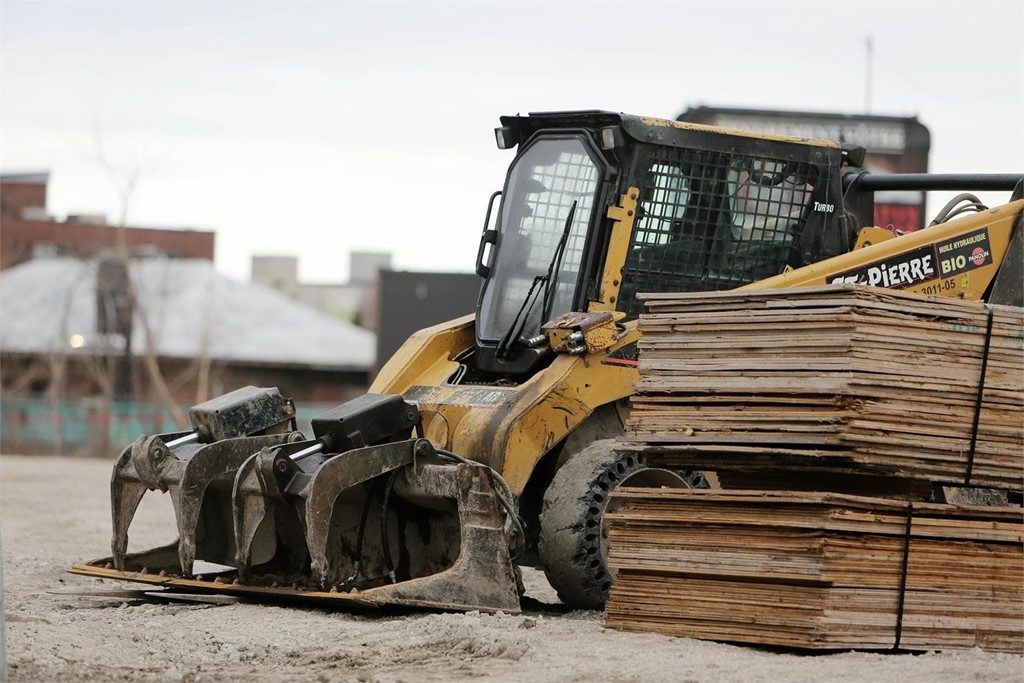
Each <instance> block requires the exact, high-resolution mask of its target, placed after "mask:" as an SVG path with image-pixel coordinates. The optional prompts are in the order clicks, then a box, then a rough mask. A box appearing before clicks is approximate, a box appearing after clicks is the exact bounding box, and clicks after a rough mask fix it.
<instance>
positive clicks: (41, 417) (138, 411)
mask: <svg viewBox="0 0 1024 683" xmlns="http://www.w3.org/2000/svg"><path fill="white" fill-rule="evenodd" d="M330 407H332V404H299V405H296V413H297V418H298V420H297V421H298V425H299V430H300V431H301V432H302V433H303V434H305V435H306V436H307V437H309V436H310V435H311V434H312V430H311V429H310V424H309V421H310V419H312V418H313V417H314V416H316V415H318V414H320V413H321V412H323V411H325V410H327V409H328V408H330ZM188 409H189V406H185V405H183V406H181V410H182V412H183V413H184V414H186V415H187V414H188ZM174 431H178V426H177V424H176V423H175V421H174V419H173V418H172V416H171V415H170V413H169V412H168V411H167V409H166V408H165V407H164V406H163V405H160V404H154V403H139V402H123V401H115V402H114V403H113V404H112V405H110V406H109V409H108V407H107V405H106V404H105V403H104V402H103V401H100V400H98V399H80V400H68V401H57V402H54V401H48V400H46V399H38V398H6V399H3V400H2V401H0V451H2V452H3V453H59V454H85V453H88V454H93V455H110V456H114V455H116V452H115V451H117V452H119V451H120V449H122V448H124V447H125V446H127V445H128V444H130V443H131V442H133V441H135V439H136V438H137V437H138V436H139V435H140V434H159V433H162V432H174ZM96 450H98V452H95V453H93V452H92V451H96Z"/></svg>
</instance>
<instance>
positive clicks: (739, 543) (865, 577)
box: [605, 488, 1024, 652]
mask: <svg viewBox="0 0 1024 683" xmlns="http://www.w3.org/2000/svg"><path fill="white" fill-rule="evenodd" d="M612 506H613V508H612V509H611V510H610V511H609V513H608V515H607V519H608V521H609V565H610V566H611V568H612V570H613V571H616V572H617V573H618V575H617V578H616V581H615V584H614V585H613V587H612V590H611V596H610V598H609V600H608V602H607V605H606V608H605V609H606V617H607V622H606V625H607V626H609V627H611V628H616V629H622V630H628V631H648V632H657V633H662V634H666V635H674V636H686V637H695V638H704V639H712V640H723V641H732V642H741V643H752V644H762V645H776V646H789V647H799V648H809V649H845V648H858V649H891V648H896V649H903V650H933V649H962V648H972V647H975V646H980V647H982V648H984V649H986V650H993V651H1005V652H1021V651H1022V650H1024V556H1022V546H1021V544H1022V541H1024V516H1022V515H1024V512H1022V510H1021V509H1020V508H1010V507H983V506H971V507H956V506H951V505H936V504H928V503H908V502H905V501H894V500H885V499H876V498H865V497H855V496H844V495H839V494H828V493H784V492H772V493H766V492H758V491H713V490H704V491H689V490H670V489H628V488H627V489H622V490H620V491H619V492H617V493H616V496H615V497H614V498H613V503H612Z"/></svg>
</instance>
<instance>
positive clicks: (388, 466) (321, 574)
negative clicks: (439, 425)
mask: <svg viewBox="0 0 1024 683" xmlns="http://www.w3.org/2000/svg"><path fill="white" fill-rule="evenodd" d="M433 452H434V450H433V448H432V447H431V446H430V442H428V441H426V440H424V439H410V440H407V441H401V442H398V443H390V444H383V445H379V446H368V447H365V448H357V449H354V450H351V451H348V452H346V453H342V454H341V455H338V456H335V457H333V458H330V459H328V460H327V461H325V462H324V463H323V465H321V466H320V467H319V468H318V469H317V470H316V471H315V472H314V473H313V476H312V477H311V479H310V480H309V483H308V485H307V486H305V487H304V489H303V490H301V491H298V492H297V493H298V495H299V496H300V497H301V498H304V499H305V505H304V508H305V515H304V516H305V526H306V547H307V548H308V549H309V557H310V563H311V569H312V575H313V581H314V583H316V584H318V585H320V586H328V585H337V584H338V583H340V582H342V581H343V580H344V579H345V578H346V577H343V576H341V573H342V571H343V570H342V569H341V568H339V567H336V566H332V562H331V560H330V557H329V553H328V548H329V547H338V546H339V545H340V543H339V542H338V539H337V538H333V537H332V536H335V535H336V534H332V529H335V527H334V526H333V525H332V524H331V521H332V519H333V517H334V505H335V502H336V501H337V500H338V496H340V495H341V494H342V492H344V491H345V490H346V489H350V488H352V487H353V486H356V485H358V484H361V483H363V482H366V481H369V480H370V479H373V478H375V477H379V476H381V475H383V474H386V473H388V472H391V471H392V470H396V469H398V468H399V467H402V466H404V465H408V464H410V463H412V462H413V459H414V457H415V456H416V455H417V453H418V454H420V455H427V454H432V453H433ZM356 559H358V558H356Z"/></svg>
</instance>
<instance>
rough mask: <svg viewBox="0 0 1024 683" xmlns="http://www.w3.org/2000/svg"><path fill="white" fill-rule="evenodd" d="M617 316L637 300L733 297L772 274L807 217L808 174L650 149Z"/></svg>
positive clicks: (766, 162)
mask: <svg viewBox="0 0 1024 683" xmlns="http://www.w3.org/2000/svg"><path fill="white" fill-rule="evenodd" d="M642 163H643V166H642V172H641V173H640V174H639V175H640V178H641V188H640V205H639V210H638V214H637V220H636V224H635V226H634V229H633V236H632V239H631V242H630V246H629V253H628V255H627V258H626V264H625V267H624V268H623V283H622V288H621V290H620V293H619V310H622V311H625V312H626V314H627V316H628V317H635V316H637V315H639V314H640V313H642V312H643V304H642V302H640V301H639V300H638V299H637V294H640V293H643V292H696V291H714V290H723V289H733V288H735V287H739V286H741V285H744V284H747V283H750V282H753V281H755V280H759V279H762V278H765V277H769V276H771V275H775V274H776V273H779V272H781V271H782V270H783V269H784V268H785V265H786V261H787V259H788V258H789V251H790V247H791V245H792V244H793V241H794V238H795V237H796V235H797V234H798V233H799V231H800V228H801V227H802V225H803V223H804V221H806V219H807V216H808V215H809V210H808V209H809V205H810V203H811V196H812V193H813V190H814V184H815V182H816V177H815V171H816V169H814V167H811V166H809V165H807V164H797V163H793V162H789V161H786V160H780V159H771V158H767V157H753V156H745V155H732V154H727V153H720V152H707V151H696V150H686V149H679V148H668V147H660V148H652V149H651V155H650V156H649V157H648V158H647V159H646V161H644V162H642Z"/></svg>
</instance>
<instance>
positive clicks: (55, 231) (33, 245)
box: [0, 173, 214, 270]
mask: <svg viewBox="0 0 1024 683" xmlns="http://www.w3.org/2000/svg"><path fill="white" fill-rule="evenodd" d="M49 179H50V174H49V173H4V174H0V270H4V269H6V268H10V267H11V266H16V265H18V264H20V263H25V262H26V261H29V260H31V259H32V258H33V257H34V256H39V255H45V256H71V257H75V258H81V259H89V258H94V257H96V256H99V255H101V254H103V253H105V252H112V251H115V250H117V249H118V248H119V244H120V240H122V239H123V240H124V245H125V246H126V247H127V249H128V252H129V254H131V255H140V254H146V255H152V254H162V255H164V256H168V257H171V258H191V259H204V260H207V261H212V260H213V249H214V233H213V232H210V231H205V230H162V229H155V228H135V227H124V228H120V227H112V226H109V225H106V221H105V219H104V218H103V217H102V216H74V215H71V216H68V217H67V219H66V220H65V221H63V222H61V221H57V220H54V218H53V217H52V216H50V215H49V214H48V213H47V210H46V190H47V183H48V182H49Z"/></svg>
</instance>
